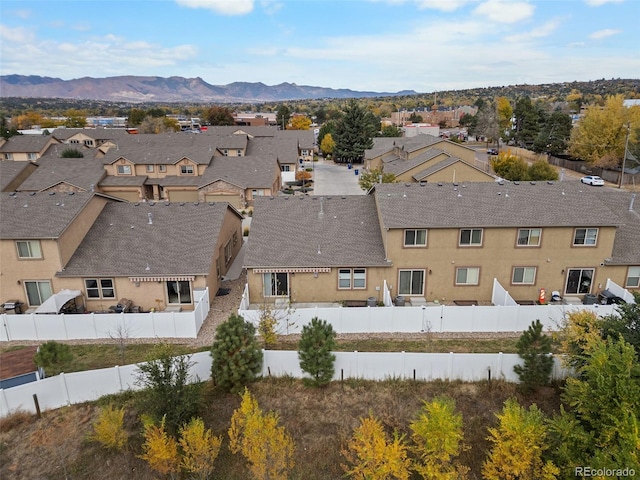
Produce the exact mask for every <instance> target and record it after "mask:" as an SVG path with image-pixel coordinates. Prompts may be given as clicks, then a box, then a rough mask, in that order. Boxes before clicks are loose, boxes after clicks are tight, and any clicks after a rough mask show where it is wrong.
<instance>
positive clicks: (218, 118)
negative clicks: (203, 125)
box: [204, 106, 236, 126]
mask: <svg viewBox="0 0 640 480" xmlns="http://www.w3.org/2000/svg"><path fill="white" fill-rule="evenodd" d="M204 117H205V118H206V120H207V122H209V125H213V126H223V125H227V126H233V125H235V124H236V122H235V120H234V118H233V114H232V113H231V110H229V109H228V108H226V107H218V106H213V107H211V108H209V109H208V110H207V111H206V113H205V115H204Z"/></svg>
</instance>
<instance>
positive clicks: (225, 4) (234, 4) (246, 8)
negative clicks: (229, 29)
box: [176, 0, 253, 15]
mask: <svg viewBox="0 0 640 480" xmlns="http://www.w3.org/2000/svg"><path fill="white" fill-rule="evenodd" d="M176 3H177V4H178V5H181V6H183V7H188V8H205V9H207V10H212V11H213V12H215V13H220V14H222V15H245V14H247V13H251V12H252V11H253V0H176Z"/></svg>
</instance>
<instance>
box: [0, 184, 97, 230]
mask: <svg viewBox="0 0 640 480" xmlns="http://www.w3.org/2000/svg"><path fill="white" fill-rule="evenodd" d="M94 195H96V194H95V193H92V192H78V193H75V194H74V195H69V194H67V193H56V194H55V195H50V194H48V193H33V194H29V193H16V194H15V195H11V194H9V193H3V194H1V196H0V219H2V221H0V238H1V239H16V240H17V239H36V238H39V239H44V238H58V237H59V236H60V235H62V233H64V231H65V230H66V229H67V227H68V226H69V225H70V224H71V222H72V221H73V220H74V219H75V217H76V215H78V214H79V213H80V212H81V211H82V209H83V208H84V207H85V205H86V204H87V203H88V202H89V201H90V200H91V198H92V197H93V196H94Z"/></svg>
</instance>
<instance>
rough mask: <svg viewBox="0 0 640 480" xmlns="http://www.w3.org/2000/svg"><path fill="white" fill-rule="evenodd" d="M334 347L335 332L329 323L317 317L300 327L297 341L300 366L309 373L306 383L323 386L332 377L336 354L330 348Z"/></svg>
mask: <svg viewBox="0 0 640 480" xmlns="http://www.w3.org/2000/svg"><path fill="white" fill-rule="evenodd" d="M335 348H336V332H335V331H334V330H333V327H332V326H331V324H329V323H327V322H326V321H325V320H320V319H318V317H314V318H312V319H311V323H309V324H307V325H305V326H304V327H302V335H301V336H300V342H299V343H298V350H299V351H298V358H299V359H300V368H302V370H303V371H305V372H306V373H308V374H309V375H311V378H310V379H309V378H305V379H304V381H305V383H306V384H309V385H314V386H317V387H319V386H323V385H326V384H328V383H329V382H330V381H331V379H332V378H333V373H334V371H335V369H334V362H335V360H336V356H335V355H334V354H333V353H332V350H334V349H335Z"/></svg>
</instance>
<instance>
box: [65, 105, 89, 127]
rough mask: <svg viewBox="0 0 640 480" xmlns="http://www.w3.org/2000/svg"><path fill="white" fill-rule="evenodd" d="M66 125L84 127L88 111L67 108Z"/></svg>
mask: <svg viewBox="0 0 640 480" xmlns="http://www.w3.org/2000/svg"><path fill="white" fill-rule="evenodd" d="M64 115H65V117H66V119H65V121H64V126H65V127H67V128H84V127H85V125H86V124H87V112H86V111H84V110H75V109H71V110H67V111H66V112H65V114H64Z"/></svg>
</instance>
